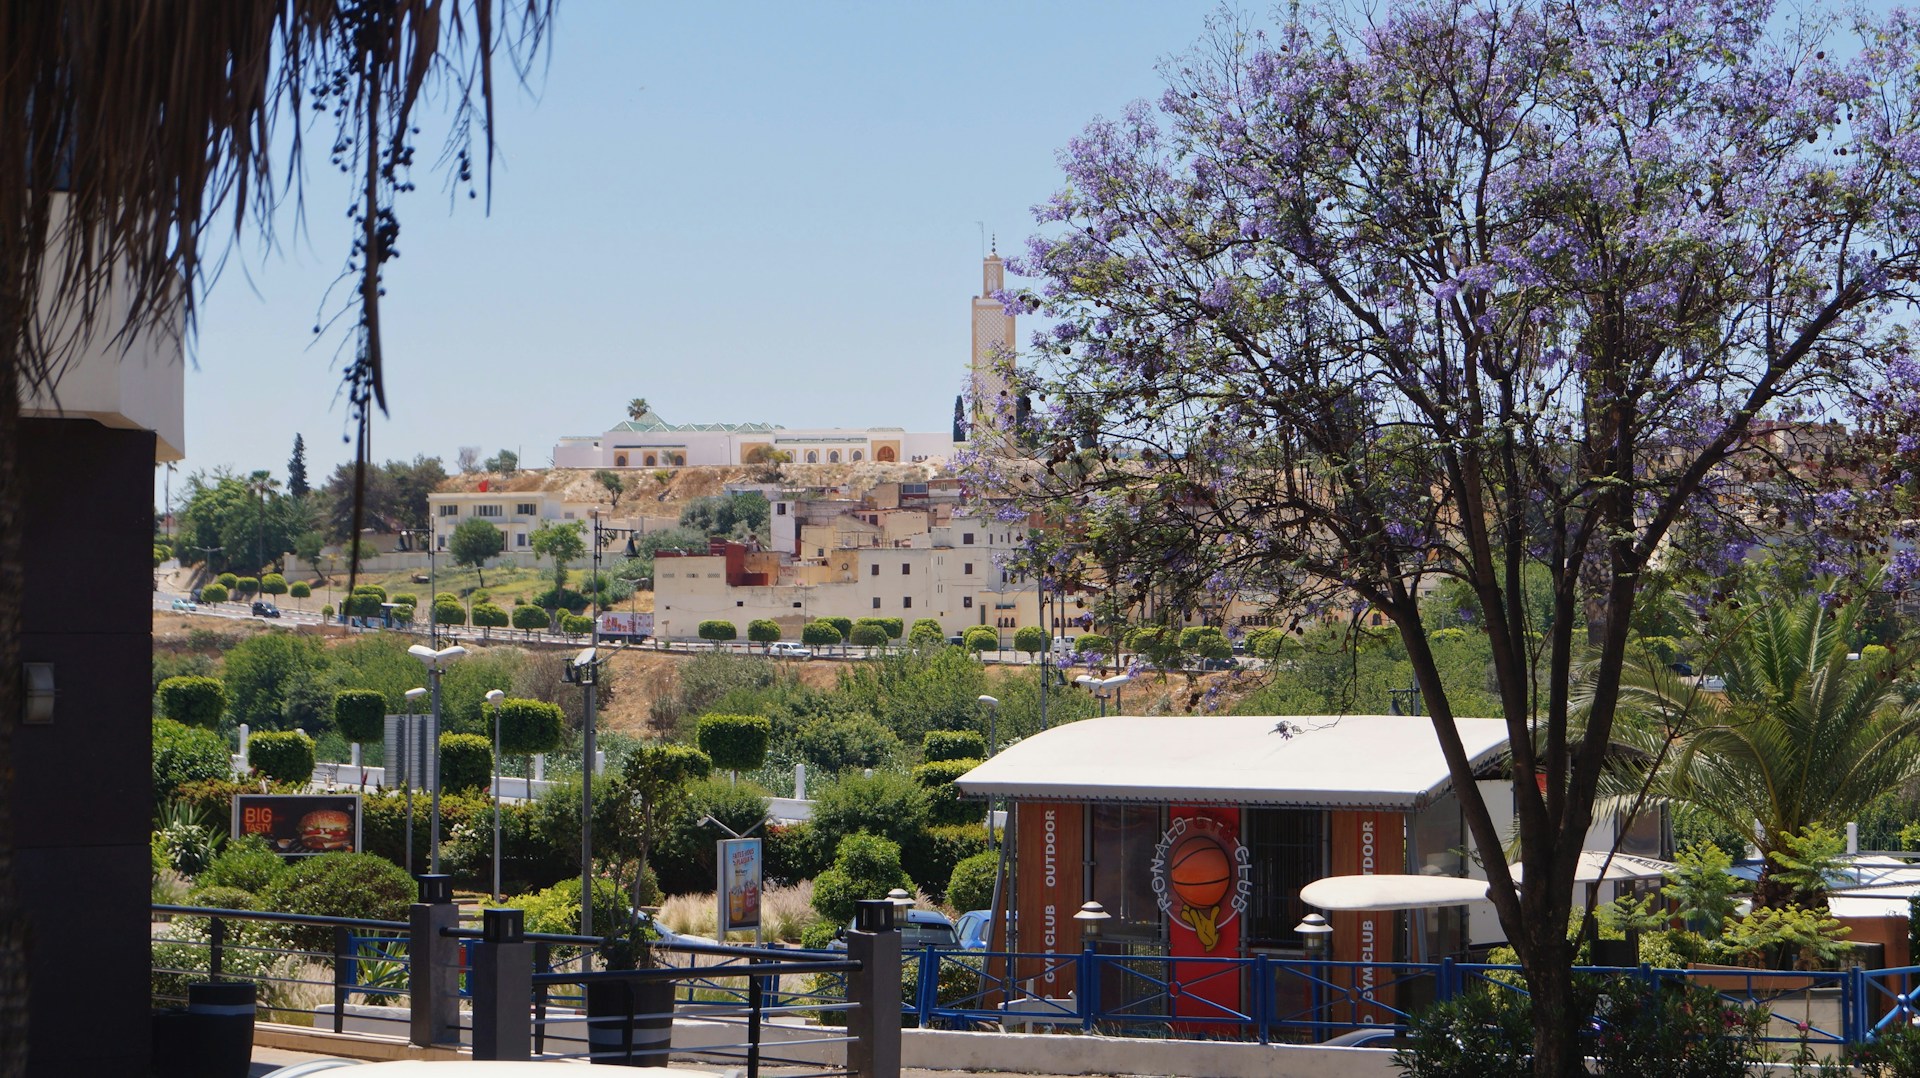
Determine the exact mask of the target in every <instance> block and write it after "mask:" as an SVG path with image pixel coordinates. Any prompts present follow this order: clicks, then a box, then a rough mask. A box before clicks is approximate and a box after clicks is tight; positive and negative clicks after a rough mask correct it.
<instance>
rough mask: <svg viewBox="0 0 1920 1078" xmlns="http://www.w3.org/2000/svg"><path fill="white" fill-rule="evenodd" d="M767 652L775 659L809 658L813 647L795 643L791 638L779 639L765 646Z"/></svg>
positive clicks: (811, 656)
mask: <svg viewBox="0 0 1920 1078" xmlns="http://www.w3.org/2000/svg"><path fill="white" fill-rule="evenodd" d="M767 654H768V655H770V656H772V657H773V658H776V659H811V658H813V649H812V648H810V647H807V646H806V645H805V644H796V643H794V642H792V641H791V640H781V641H778V642H776V643H773V644H770V645H768V646H767Z"/></svg>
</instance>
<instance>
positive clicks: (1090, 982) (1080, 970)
mask: <svg viewBox="0 0 1920 1078" xmlns="http://www.w3.org/2000/svg"><path fill="white" fill-rule="evenodd" d="M1073 994H1074V995H1075V996H1076V997H1078V999H1079V1002H1080V1028H1081V1029H1083V1030H1087V1031H1092V1029H1093V1018H1094V1015H1096V1014H1098V1013H1099V1012H1100V977H1099V975H1098V974H1096V973H1095V972H1094V969H1093V944H1091V943H1088V944H1087V945H1086V946H1085V947H1082V948H1080V958H1079V961H1077V962H1075V963H1074V972H1073Z"/></svg>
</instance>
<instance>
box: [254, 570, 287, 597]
mask: <svg viewBox="0 0 1920 1078" xmlns="http://www.w3.org/2000/svg"><path fill="white" fill-rule="evenodd" d="M260 591H261V592H262V593H263V594H266V595H285V594H286V593H287V578H286V577H284V576H281V575H280V574H279V573H268V574H267V575H266V576H263V577H261V578H260Z"/></svg>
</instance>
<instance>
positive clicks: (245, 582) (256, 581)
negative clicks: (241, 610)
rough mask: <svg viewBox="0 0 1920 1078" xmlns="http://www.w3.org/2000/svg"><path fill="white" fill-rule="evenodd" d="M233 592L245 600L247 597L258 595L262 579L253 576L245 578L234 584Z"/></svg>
mask: <svg viewBox="0 0 1920 1078" xmlns="http://www.w3.org/2000/svg"><path fill="white" fill-rule="evenodd" d="M233 590H234V593H235V594H236V595H239V596H241V597H242V598H245V597H246V596H249V595H255V594H258V593H259V591H260V578H258V577H252V576H243V577H241V578H240V579H239V580H238V581H236V582H235V583H234V586H233Z"/></svg>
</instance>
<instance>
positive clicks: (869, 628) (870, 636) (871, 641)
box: [853, 625, 887, 648]
mask: <svg viewBox="0 0 1920 1078" xmlns="http://www.w3.org/2000/svg"><path fill="white" fill-rule="evenodd" d="M853 643H854V644H855V645H856V646H859V647H863V648H878V647H885V646H886V644H887V630H886V629H885V628H883V627H881V626H879V625H855V626H854V627H853Z"/></svg>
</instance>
